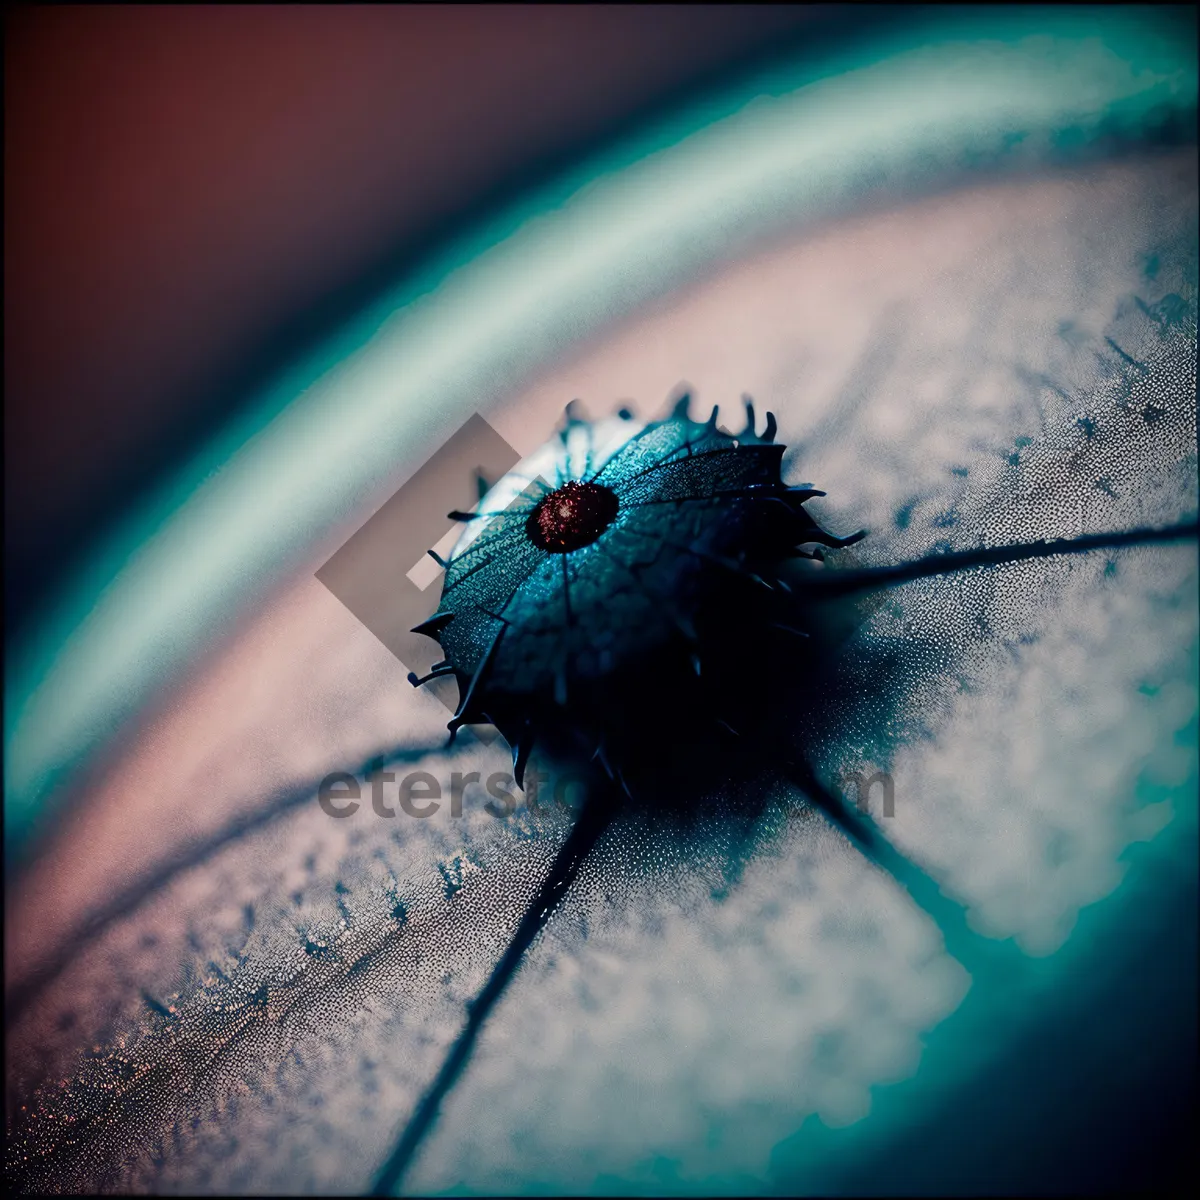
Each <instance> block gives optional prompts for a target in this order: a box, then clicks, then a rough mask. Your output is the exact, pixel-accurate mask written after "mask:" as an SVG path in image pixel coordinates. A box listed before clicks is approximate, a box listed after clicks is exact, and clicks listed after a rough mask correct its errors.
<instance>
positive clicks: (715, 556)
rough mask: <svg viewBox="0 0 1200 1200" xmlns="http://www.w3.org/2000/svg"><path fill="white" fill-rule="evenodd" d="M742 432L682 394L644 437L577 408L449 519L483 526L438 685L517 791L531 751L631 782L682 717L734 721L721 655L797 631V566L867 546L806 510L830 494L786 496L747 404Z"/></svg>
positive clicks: (466, 547)
mask: <svg viewBox="0 0 1200 1200" xmlns="http://www.w3.org/2000/svg"><path fill="white" fill-rule="evenodd" d="M746 417H747V422H746V427H745V428H744V429H743V430H742V431H741V432H740V433H738V434H729V433H726V432H724V431H723V430H721V429H719V428H718V427H717V410H716V409H714V410H713V413H712V415H711V416H710V417H709V419H708V421H707V422H704V423H701V422H697V421H694V420H692V419H691V417H690V415H689V399H688V397H687V396H686V395H685V396H683V397H682V398H681V399H680V400H679V401H678V403H677V404H676V405H675V406H674V408H673V410H672V411H671V413H670V415H669V416H667V417H666V418H665V419H664V420H660V421H655V422H651V423H649V424H646V425H643V426H641V427H638V426H636V425H634V424H633V423H632V420H631V418H630V416H629V414H628V413H627V412H622V413H621V414H620V416H619V417H617V418H610V419H609V420H607V421H602V422H599V423H597V424H593V423H591V422H587V421H583V420H581V419H580V418H579V417H577V416H576V415H575V413H574V411H573V408H572V407H571V406H568V409H567V417H566V420H565V423H564V425H563V428H562V430H561V432H560V435H559V437H558V438H557V439H556V440H555V441H554V442H553V443H551V444H549V445H548V446H547V447H544V448H543V450H542V451H540V452H539V453H538V454H536V455H534V456H533V457H532V458H531V459H528V460H526V461H525V462H524V463H523V464H522V465H521V466H520V467H518V469H517V471H516V472H514V473H513V474H512V475H511V476H509V477H506V480H505V481H502V484H500V485H497V487H496V488H494V489H492V491H491V493H489V496H488V497H487V500H488V503H485V504H481V506H480V509H481V511H480V512H479V513H474V514H468V513H456V514H451V515H452V516H456V517H458V518H461V519H464V520H467V521H468V522H469V524H468V527H467V529H466V530H465V531H464V534H463V537H462V538H461V539H460V541H459V543H458V546H457V547H456V548H455V551H454V553H453V555H452V556H451V559H450V561H449V564H448V566H447V569H446V574H445V578H444V581H443V587H442V594H441V600H440V603H439V605H438V611H437V613H436V614H435V615H434V616H433V617H432V618H430V620H428V621H426V622H424V623H423V624H422V625H420V626H418V627H417V629H418V631H419V632H422V633H425V634H427V635H428V636H430V637H432V638H435V639H436V640H437V641H438V642H440V644H441V646H442V649H443V652H444V654H445V662H444V663H442V664H439V665H438V667H436V668H435V669H434V672H433V673H431V675H430V676H427V677H426V678H432V677H435V676H436V675H440V674H448V673H453V674H454V675H455V677H456V679H457V681H458V685H459V695H460V703H459V707H458V711H457V712H456V713H455V715H454V718H453V719H452V720H451V722H450V729H451V731H452V732H453V731H455V730H457V728H458V727H459V726H461V725H464V724H467V723H473V722H488V723H491V724H494V725H495V726H496V727H497V728H498V729H499V730H500V731H501V733H502V734H503V735H504V736H505V738H506V739H507V740H508V742H509V744H510V745H511V746H512V747H513V757H514V763H515V767H516V772H515V773H516V775H517V777H518V781H520V778H521V774H522V771H523V769H524V765H525V762H526V760H527V758H528V754H529V750H530V748H531V746H532V744H533V742H534V740H535V739H537V740H540V741H542V742H543V743H544V744H545V746H546V747H547V749H548V750H550V751H551V752H552V753H558V754H563V753H566V754H569V755H571V756H572V757H575V758H578V757H584V758H591V757H597V758H599V760H600V761H601V762H602V763H603V764H605V765H606V766H607V767H609V768H610V769H616V770H618V771H620V770H621V769H622V768H625V769H626V770H627V769H629V768H630V767H631V766H634V765H635V764H636V761H637V759H638V758H639V756H641V755H642V754H644V753H645V752H646V749H647V746H646V742H647V738H648V736H649V735H651V734H653V735H654V736H656V737H661V734H662V731H663V728H664V722H665V723H667V724H670V723H672V718H679V717H681V716H684V715H686V718H687V720H689V721H691V720H693V719H694V718H696V717H697V716H699V717H701V718H703V717H704V716H705V715H707V716H708V718H709V719H710V720H711V721H716V722H717V723H718V724H720V719H719V714H718V713H717V712H716V711H715V709H714V708H713V705H712V703H711V700H712V696H711V694H707V693H706V681H705V680H704V676H705V672H706V666H705V660H706V658H709V650H710V649H711V648H712V647H713V646H714V645H716V644H719V642H720V639H722V638H724V639H725V641H728V634H729V632H730V631H731V630H736V629H738V628H739V627H744V626H745V625H746V623H747V622H748V621H752V623H753V624H755V625H761V624H764V623H765V624H769V625H772V624H773V625H775V626H776V627H785V626H783V625H782V622H780V621H779V620H775V621H772V620H771V616H772V613H771V611H770V606H771V603H772V600H773V599H775V598H777V597H781V596H783V595H784V594H785V593H786V590H787V588H786V584H784V583H782V582H781V580H780V579H779V572H780V570H781V568H782V567H783V566H784V564H785V563H786V562H787V560H789V559H791V558H795V557H796V556H798V555H809V556H813V555H819V553H820V551H819V549H818V550H805V547H840V546H844V545H848V544H849V543H851V542H853V541H856V540H857V538H858V537H860V536H861V534H857V535H855V536H853V537H849V538H838V537H835V536H833V535H832V534H829V533H827V532H826V531H824V530H823V529H821V528H820V526H818V525H817V523H816V522H815V521H814V520H813V518H812V516H811V515H810V514H809V513H808V512H807V511H806V510H805V508H804V503H805V501H806V500H808V499H810V498H811V497H812V496H816V495H822V494H823V493H821V492H817V491H814V490H813V489H811V488H808V487H801V488H795V487H789V486H788V485H787V484H786V483H784V481H783V478H782V475H781V459H782V456H783V451H784V447H783V446H782V445H779V444H777V443H776V442H775V440H774V436H775V419H774V417H773V416H771V415H770V414H768V415H767V418H766V425H765V428H764V431H763V432H762V434H761V435H760V434H759V433H757V432H756V429H755V420H754V409H753V406H752V404H751V403H750V402H749V400H747V401H746ZM751 614H753V617H751ZM773 615H774V616H775V617H776V618H778V617H779V616H780V613H774V614H773ZM786 628H789V629H790V627H786ZM791 632H793V633H795V632H800V633H801V634H802V633H803V631H796V630H791Z"/></svg>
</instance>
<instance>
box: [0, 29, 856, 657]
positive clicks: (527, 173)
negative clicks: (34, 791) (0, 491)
mask: <svg viewBox="0 0 1200 1200" xmlns="http://www.w3.org/2000/svg"><path fill="white" fill-rule="evenodd" d="M835 17H837V18H844V10H843V11H841V12H839V11H837V10H832V11H831V10H830V9H829V8H826V7H824V6H818V7H812V8H809V7H787V6H778V7H772V6H765V5H764V6H741V7H737V6H691V5H684V6H648V7H636V6H563V7H552V6H545V7H541V6H442V5H423V6H396V7H391V6H378V7H377V6H351V7H333V6H294V7H289V6H278V7H274V6H249V7H241V6H228V7H218V6H213V7H208V6H198V7H191V6H179V7H168V6H146V7H143V6H128V7H120V6H95V7H91V6H88V7H82V6H74V7H73V6H46V7H28V8H15V9H14V8H9V9H8V11H7V12H6V17H5V25H6V30H5V32H6V38H5V84H4V91H5V163H4V176H5V222H4V251H5V264H4V283H5V295H4V322H5V349H6V354H5V433H6V448H5V467H6V483H5V487H6V524H5V529H6V560H7V561H6V566H7V569H6V576H7V588H6V605H7V609H8V617H9V623H8V629H9V632H10V634H11V633H12V632H13V630H14V629H20V628H21V627H22V626H23V625H24V623H25V619H26V618H27V617H28V616H29V614H30V613H31V612H34V611H36V610H37V609H38V608H39V607H40V605H41V604H42V602H43V600H44V597H45V596H46V595H48V594H49V593H50V591H52V589H53V586H54V583H55V581H56V579H57V578H58V577H59V575H60V574H61V573H62V572H63V571H64V570H66V569H67V568H68V567H69V565H70V564H71V563H72V562H73V560H74V559H75V557H76V555H77V554H78V552H79V551H80V549H81V548H82V547H83V546H85V545H86V544H87V542H88V540H89V539H90V538H91V537H92V536H93V535H94V532H95V531H96V529H97V528H99V527H102V526H103V525H104V524H105V523H107V522H108V521H109V520H111V519H112V517H113V516H114V515H117V514H119V513H120V512H121V511H123V510H124V509H126V508H127V507H128V506H129V505H130V504H131V503H133V502H135V501H136V500H137V499H138V498H139V496H141V495H142V494H143V493H144V492H145V490H146V489H147V488H149V487H150V486H152V485H153V483H155V482H156V481H157V480H158V479H160V478H161V477H162V476H163V475H164V474H165V473H167V472H169V471H170V469H171V468H173V467H174V466H175V465H177V464H178V463H179V462H180V461H182V460H183V459H184V458H185V457H186V455H187V454H188V453H190V451H191V450H192V449H194V448H195V446H196V445H197V444H198V442H199V440H200V439H201V438H202V437H203V436H204V435H205V434H206V433H208V432H209V431H210V430H211V429H212V428H214V427H215V426H216V425H217V424H219V422H220V421H221V420H222V419H224V418H225V417H227V416H228V415H229V414H230V413H231V412H232V411H233V410H234V408H235V407H236V406H237V405H238V404H239V403H241V402H243V401H244V400H245V398H246V396H247V394H248V393H249V392H250V391H251V389H253V387H254V386H255V385H257V384H259V383H261V382H262V381H263V380H264V379H265V378H266V377H267V376H268V375H269V374H270V372H271V371H272V370H274V369H277V368H278V367H279V366H280V365H282V363H283V362H284V361H285V360H286V359H287V358H289V357H291V356H292V355H293V354H294V353H297V352H299V351H300V350H301V349H303V347H304V345H305V344H306V342H308V341H311V340H312V338H314V337H316V336H318V335H319V334H321V333H322V332H325V331H327V330H328V329H329V328H331V327H332V326H333V325H335V324H336V323H337V321H339V320H341V319H344V318H345V317H346V316H348V315H349V314H350V313H351V312H352V311H353V310H354V308H356V307H358V306H359V305H360V304H361V303H363V302H364V301H365V300H366V299H367V298H369V296H370V294H372V293H373V292H374V291H375V290H377V289H378V288H379V287H381V286H382V285H383V284H384V283H385V282H394V280H395V277H396V276H397V274H398V273H402V272H403V270H404V269H405V268H406V267H407V266H410V265H412V264H413V263H415V262H416V261H418V260H419V258H420V257H421V256H422V254H423V253H425V252H427V251H428V250H430V249H432V248H434V247H435V246H436V245H437V244H438V242H439V241H441V240H442V239H444V238H445V237H447V236H448V235H450V234H452V233H453V232H454V231H456V230H457V229H458V228H459V227H461V226H462V225H463V224H464V223H467V222H469V221H470V220H472V219H474V218H475V217H477V216H479V215H481V214H484V213H486V212H487V210H488V209H489V208H491V207H492V206H494V205H495V204H497V203H499V202H501V201H502V200H504V199H505V198H510V197H511V196H512V195H514V194H515V193H517V192H519V191H520V189H521V188H522V187H523V186H526V185H528V184H529V183H530V182H534V181H536V180H537V179H538V178H541V177H544V176H545V175H546V174H548V173H550V172H552V171H554V170H555V169H557V168H559V167H560V166H562V165H563V164H565V163H566V162H567V161H569V160H570V159H571V158H573V157H574V156H576V155H578V154H580V153H583V152H586V151H587V150H589V149H592V148H594V147H595V146H596V145H597V144H599V143H601V142H603V141H604V140H605V139H607V138H609V137H610V136H612V135H613V134H615V133H619V132H620V131H621V130H622V129H624V128H625V127H627V126H629V125H630V124H633V123H636V121H637V120H639V119H642V118H643V117H644V116H645V114H646V113H647V111H648V110H653V109H654V108H655V107H656V106H657V107H660V108H661V107H663V106H669V105H671V104H674V103H678V102H679V101H680V100H681V99H683V98H686V96H687V95H688V93H689V91H694V90H696V89H703V88H704V87H706V86H710V85H711V84H712V83H713V82H714V81H715V80H716V79H717V78H718V77H719V76H721V75H722V74H723V73H725V72H728V71H731V70H735V69H738V68H739V67H745V66H747V65H749V64H750V63H751V62H752V61H754V60H755V59H757V58H758V57H761V56H763V55H767V54H770V53H773V52H778V51H780V50H781V49H783V48H785V47H794V46H795V45H797V44H798V43H801V42H803V41H804V40H805V39H806V38H810V37H812V36H815V31H816V30H818V28H824V27H825V26H830V25H833V24H837V23H839V22H838V21H834V20H833V18H835Z"/></svg>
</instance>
